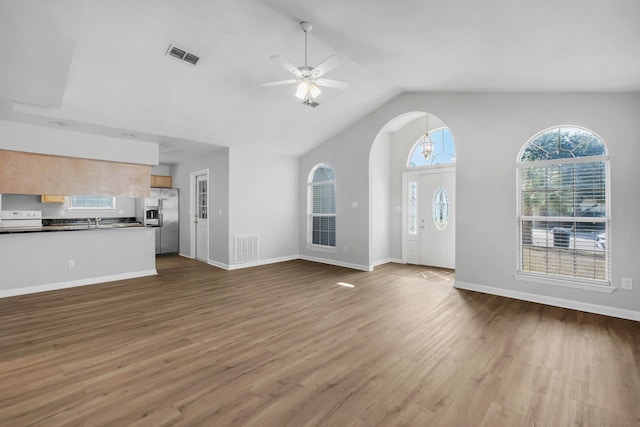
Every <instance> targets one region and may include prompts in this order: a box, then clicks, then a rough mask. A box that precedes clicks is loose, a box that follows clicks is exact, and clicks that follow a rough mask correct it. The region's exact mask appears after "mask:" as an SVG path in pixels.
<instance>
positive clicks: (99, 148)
mask: <svg viewBox="0 0 640 427" xmlns="http://www.w3.org/2000/svg"><path fill="white" fill-rule="evenodd" d="M0 149H3V150H13V151H25V152H29V153H39V154H50V155H55V156H67V157H80V158H84V159H95V160H109V161H113V162H123V163H139V164H144V165H157V164H158V156H159V152H158V144H155V143H150V142H140V141H131V140H128V139H124V138H112V137H108V136H99V135H91V134H88V133H80V132H73V131H71V130H68V129H67V128H64V129H51V128H46V127H43V126H31V125H25V124H22V123H12V122H7V121H2V120H0Z"/></svg>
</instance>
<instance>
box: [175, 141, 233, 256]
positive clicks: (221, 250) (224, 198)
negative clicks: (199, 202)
mask: <svg viewBox="0 0 640 427" xmlns="http://www.w3.org/2000/svg"><path fill="white" fill-rule="evenodd" d="M204 169H209V212H210V215H209V260H210V261H212V262H213V263H216V264H222V265H228V264H229V244H228V242H229V149H227V148H224V149H218V150H216V151H213V152H212V153H211V154H210V155H207V156H199V157H195V158H193V159H190V160H186V161H183V162H181V163H177V164H175V165H172V167H171V174H172V176H173V186H174V188H178V189H179V190H180V254H182V255H185V256H195V254H191V231H190V227H191V218H193V215H192V213H191V206H190V202H191V201H190V178H191V173H192V172H196V171H200V170H204Z"/></svg>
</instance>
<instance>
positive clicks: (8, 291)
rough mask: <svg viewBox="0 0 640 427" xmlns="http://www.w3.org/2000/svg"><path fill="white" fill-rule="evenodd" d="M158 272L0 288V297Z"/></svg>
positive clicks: (134, 272) (151, 274) (135, 272)
mask: <svg viewBox="0 0 640 427" xmlns="http://www.w3.org/2000/svg"><path fill="white" fill-rule="evenodd" d="M157 274H158V272H157V270H156V269H153V270H141V271H133V272H131V273H122V274H111V275H109V276H99V277H90V278H87V279H79V280H70V281H68V282H57V283H47V284H45V285H36V286H28V287H24V288H14V289H6V290H0V298H8V297H15V296H18V295H27V294H35V293H37V292H47V291H57V290H60V289H67V288H75V287H78V286H87V285H95V284H98V283H106V282H115V281H116V280H127V279H136V278H138V277H146V276H155V275H157Z"/></svg>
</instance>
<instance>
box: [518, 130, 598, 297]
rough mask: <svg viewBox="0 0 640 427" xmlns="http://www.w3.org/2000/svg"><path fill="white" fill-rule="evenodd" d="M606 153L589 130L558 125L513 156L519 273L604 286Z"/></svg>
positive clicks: (532, 139) (531, 140) (540, 134)
mask: <svg viewBox="0 0 640 427" xmlns="http://www.w3.org/2000/svg"><path fill="white" fill-rule="evenodd" d="M608 182H609V157H608V154H607V148H606V146H605V144H604V142H603V141H602V140H601V139H600V138H599V137H598V136H597V135H595V134H594V133H593V132H591V131H589V130H587V129H583V128H578V127H574V126H558V127H554V128H551V129H548V130H545V131H543V132H540V133H539V134H537V135H535V136H534V137H533V138H531V139H530V140H529V142H527V144H525V146H524V147H523V149H522V151H521V152H520V156H519V158H518V196H519V203H518V205H519V206H518V219H519V228H520V231H519V257H518V273H519V274H525V275H537V276H544V277H547V278H550V279H553V278H557V279H562V280H565V281H566V280H569V281H570V282H574V283H576V282H586V284H595V285H609V284H610V273H609V253H610V245H609V238H608V235H609V218H610V212H609V207H608V206H609V203H608V200H609V185H608Z"/></svg>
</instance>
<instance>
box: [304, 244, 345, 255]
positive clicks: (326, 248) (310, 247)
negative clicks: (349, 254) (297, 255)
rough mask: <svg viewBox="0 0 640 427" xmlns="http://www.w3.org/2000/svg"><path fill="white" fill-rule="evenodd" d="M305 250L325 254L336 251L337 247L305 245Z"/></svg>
mask: <svg viewBox="0 0 640 427" xmlns="http://www.w3.org/2000/svg"><path fill="white" fill-rule="evenodd" d="M307 250H310V251H316V252H324V253H327V254H335V253H336V252H338V249H337V248H335V247H333V246H319V245H307Z"/></svg>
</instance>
